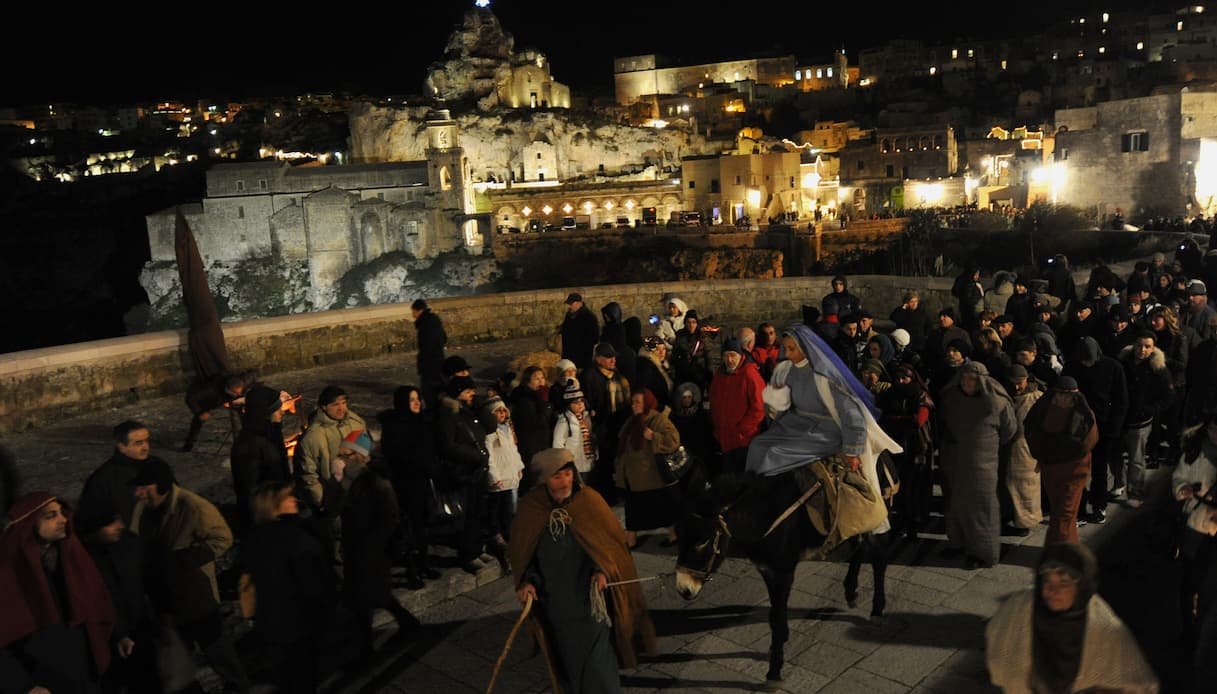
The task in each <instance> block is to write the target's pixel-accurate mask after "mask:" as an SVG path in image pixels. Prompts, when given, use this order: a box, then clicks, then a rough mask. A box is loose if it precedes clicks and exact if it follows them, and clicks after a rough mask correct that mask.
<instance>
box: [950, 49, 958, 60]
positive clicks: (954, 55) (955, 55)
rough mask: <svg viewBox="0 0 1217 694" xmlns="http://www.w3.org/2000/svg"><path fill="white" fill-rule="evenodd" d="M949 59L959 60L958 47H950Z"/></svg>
mask: <svg viewBox="0 0 1217 694" xmlns="http://www.w3.org/2000/svg"><path fill="white" fill-rule="evenodd" d="M951 60H959V49H958V48H952V49H951Z"/></svg>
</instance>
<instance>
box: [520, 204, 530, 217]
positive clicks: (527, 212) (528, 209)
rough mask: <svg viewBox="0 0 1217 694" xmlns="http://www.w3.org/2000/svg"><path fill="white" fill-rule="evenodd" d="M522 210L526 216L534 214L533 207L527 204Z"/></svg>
mask: <svg viewBox="0 0 1217 694" xmlns="http://www.w3.org/2000/svg"><path fill="white" fill-rule="evenodd" d="M520 212H521V213H523V215H524V216H525V217H528V216H531V215H532V208H531V207H529V206H528V205H525V206H524V209H522V210H520Z"/></svg>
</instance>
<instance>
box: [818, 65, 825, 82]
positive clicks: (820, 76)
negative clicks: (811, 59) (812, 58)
mask: <svg viewBox="0 0 1217 694" xmlns="http://www.w3.org/2000/svg"><path fill="white" fill-rule="evenodd" d="M816 79H818V80H820V79H824V68H816Z"/></svg>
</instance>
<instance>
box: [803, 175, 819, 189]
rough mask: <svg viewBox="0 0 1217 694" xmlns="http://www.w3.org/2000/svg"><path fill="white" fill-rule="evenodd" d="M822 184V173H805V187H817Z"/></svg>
mask: <svg viewBox="0 0 1217 694" xmlns="http://www.w3.org/2000/svg"><path fill="white" fill-rule="evenodd" d="M819 185H820V174H818V173H816V172H811V173H806V174H803V187H804V188H815V187H817V186H819Z"/></svg>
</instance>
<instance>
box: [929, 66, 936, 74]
mask: <svg viewBox="0 0 1217 694" xmlns="http://www.w3.org/2000/svg"><path fill="white" fill-rule="evenodd" d="M930 74H931V75H937V74H938V68H936V67H931V68H930Z"/></svg>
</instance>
